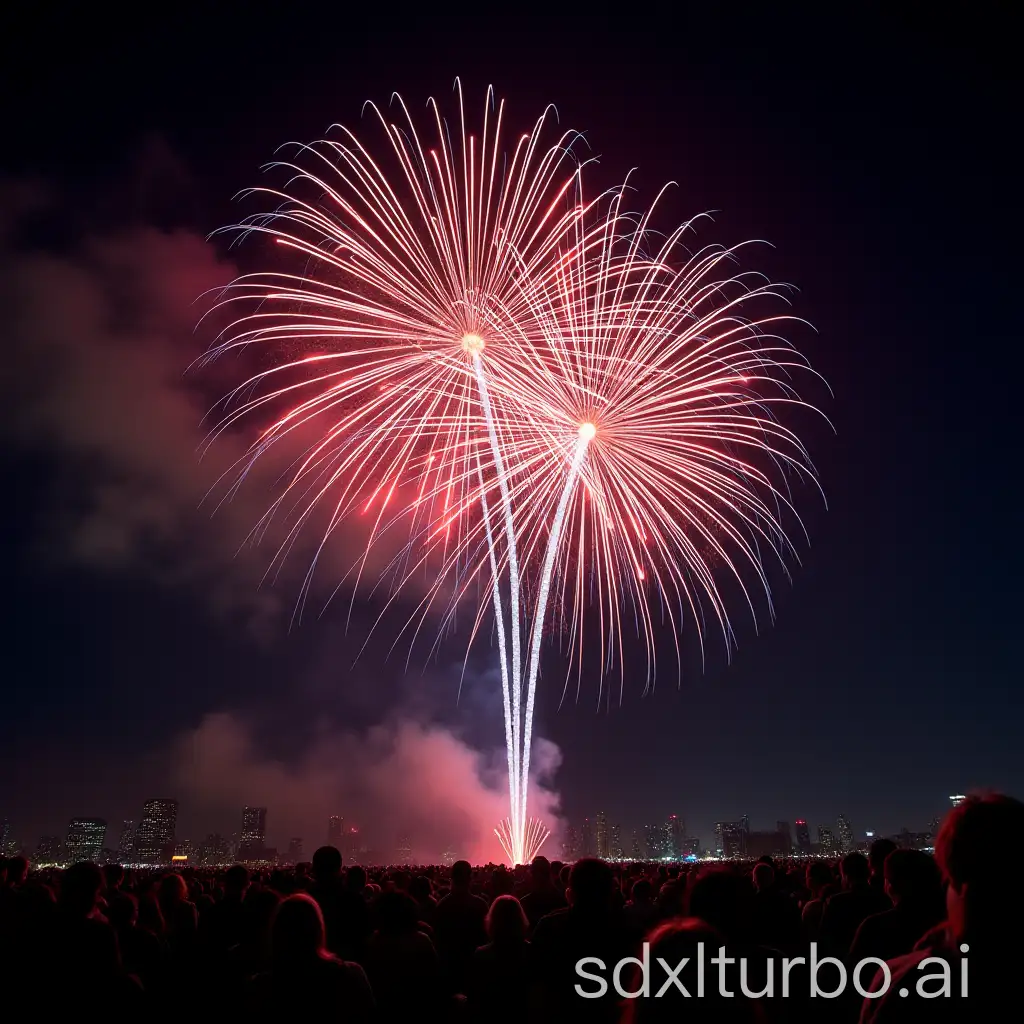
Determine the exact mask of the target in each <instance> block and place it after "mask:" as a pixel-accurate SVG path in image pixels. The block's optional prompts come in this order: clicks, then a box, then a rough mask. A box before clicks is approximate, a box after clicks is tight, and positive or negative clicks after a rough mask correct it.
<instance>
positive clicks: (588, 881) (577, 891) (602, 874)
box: [569, 857, 615, 908]
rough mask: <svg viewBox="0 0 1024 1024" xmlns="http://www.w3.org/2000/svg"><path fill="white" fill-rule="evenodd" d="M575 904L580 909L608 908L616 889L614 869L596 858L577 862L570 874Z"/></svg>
mask: <svg viewBox="0 0 1024 1024" xmlns="http://www.w3.org/2000/svg"><path fill="white" fill-rule="evenodd" d="M569 888H570V889H571V890H572V896H573V904H574V905H575V906H578V907H584V908H589V907H599V906H602V907H606V906H607V905H608V903H609V901H610V899H611V895H612V890H613V889H614V888H615V876H614V875H613V874H612V869H611V868H610V867H609V866H608V865H607V864H606V863H605V862H604V861H603V860H598V859H597V858H596V857H584V858H583V860H578V861H576V863H575V864H573V866H572V870H571V871H570V872H569Z"/></svg>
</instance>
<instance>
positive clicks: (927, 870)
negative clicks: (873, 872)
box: [885, 850, 942, 900]
mask: <svg viewBox="0 0 1024 1024" xmlns="http://www.w3.org/2000/svg"><path fill="white" fill-rule="evenodd" d="M885 880H886V881H887V882H888V883H889V888H890V890H891V891H892V894H893V895H894V896H898V897H899V898H900V899H920V900H925V899H933V898H935V897H936V896H937V895H938V894H940V893H941V891H942V876H941V874H940V873H939V866H938V865H937V864H936V863H935V860H934V859H933V858H932V857H929V856H928V854H927V853H922V852H921V851H920V850H893V851H892V853H890V854H889V856H888V857H886V858H885Z"/></svg>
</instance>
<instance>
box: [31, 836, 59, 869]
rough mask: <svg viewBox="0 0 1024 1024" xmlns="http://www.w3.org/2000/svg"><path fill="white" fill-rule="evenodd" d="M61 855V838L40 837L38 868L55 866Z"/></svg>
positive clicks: (37, 848)
mask: <svg viewBox="0 0 1024 1024" xmlns="http://www.w3.org/2000/svg"><path fill="white" fill-rule="evenodd" d="M59 853H60V836H40V837H39V845H38V846H37V847H36V855H35V857H34V858H33V859H34V860H35V862H36V866H37V867H38V866H40V865H43V866H45V865H49V864H53V863H54V862H55V861H56V860H57V856H58V854H59Z"/></svg>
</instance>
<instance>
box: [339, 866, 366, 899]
mask: <svg viewBox="0 0 1024 1024" xmlns="http://www.w3.org/2000/svg"><path fill="white" fill-rule="evenodd" d="M367 880H368V878H367V874H366V869H365V868H363V867H361V866H360V865H359V864H353V865H352V867H350V868H349V869H348V871H346V872H345V885H346V886H347V887H348V888H349V889H351V890H352V891H353V892H358V893H361V892H362V891H363V890H364V889H365V888H366V883H367Z"/></svg>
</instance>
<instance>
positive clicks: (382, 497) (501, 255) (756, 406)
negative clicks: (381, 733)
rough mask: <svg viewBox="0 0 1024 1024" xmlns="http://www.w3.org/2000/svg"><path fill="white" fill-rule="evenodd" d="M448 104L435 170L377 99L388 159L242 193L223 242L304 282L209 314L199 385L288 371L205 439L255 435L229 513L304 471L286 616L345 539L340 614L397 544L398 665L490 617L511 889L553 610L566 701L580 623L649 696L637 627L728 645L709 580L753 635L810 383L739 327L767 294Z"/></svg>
mask: <svg viewBox="0 0 1024 1024" xmlns="http://www.w3.org/2000/svg"><path fill="white" fill-rule="evenodd" d="M457 95H458V110H459V120H458V122H457V125H456V128H455V130H454V131H453V130H452V129H451V128H450V126H449V125H448V124H447V122H445V121H444V119H443V118H442V116H441V113H440V110H439V108H438V106H437V105H436V104H435V103H433V101H431V103H430V105H429V109H430V112H431V121H432V126H433V129H434V130H435V131H436V139H435V144H434V146H433V148H428V147H427V146H426V145H425V144H424V142H423V141H422V139H421V136H420V134H419V133H418V132H417V129H416V126H415V124H414V122H413V119H412V118H411V117H410V116H409V113H408V110H407V109H406V107H405V105H404V103H403V102H402V101H401V100H400V99H397V98H396V103H397V106H398V107H399V109H400V111H401V114H402V117H401V118H400V120H399V121H398V123H393V122H391V121H389V120H388V119H387V118H386V117H385V116H384V114H383V112H382V111H381V110H380V109H378V108H377V107H374V106H370V108H369V109H370V110H371V111H372V113H373V117H374V120H375V121H376V122H379V125H380V127H381V128H382V129H383V133H384V135H385V136H386V140H387V145H386V146H385V147H384V148H383V155H382V156H381V158H380V159H379V160H378V159H376V158H374V157H373V156H372V155H371V150H370V149H369V148H367V147H365V146H364V145H363V143H362V142H361V141H360V140H359V139H358V138H357V136H356V135H355V134H353V133H351V132H349V131H347V130H345V129H340V128H339V129H338V135H337V137H336V138H334V139H332V140H324V141H321V142H319V143H315V144H312V145H306V146H297V147H295V150H294V156H293V158H292V159H291V160H281V161H278V162H276V163H275V164H273V165H272V167H274V168H277V169H280V170H283V171H284V172H285V173H286V174H287V175H288V180H287V182H286V184H285V185H284V186H283V187H282V188H281V189H273V188H265V189H259V190H254V191H255V194H258V195H261V196H262V197H264V198H265V199H269V200H270V201H272V203H273V204H275V208H274V210H273V212H271V213H268V214H263V215H260V216H256V217H253V218H250V219H249V220H247V221H245V222H244V223H243V224H242V225H241V227H240V229H239V230H240V231H241V232H242V234H243V235H249V234H253V233H255V234H257V235H261V236H264V237H268V238H270V239H272V241H273V242H274V243H275V244H276V245H277V246H279V247H281V249H282V250H284V251H285V252H290V253H292V254H294V255H297V256H298V257H299V258H300V259H301V260H302V262H303V267H302V270H301V272H299V273H283V272H269V273H257V274H250V275H245V276H243V277H241V278H239V279H238V280H237V281H236V282H235V283H234V284H233V285H232V286H231V287H230V288H229V289H228V291H227V292H226V294H225V296H224V297H223V301H222V303H221V308H222V309H224V308H226V309H228V310H233V309H235V308H238V309H239V313H238V314H237V315H236V316H234V317H232V318H231V323H230V326H229V327H228V328H227V329H226V330H225V332H224V333H223V334H222V335H221V336H220V337H219V338H218V340H217V342H216V344H215V345H214V346H213V348H212V349H211V351H210V352H209V354H208V357H207V358H209V359H213V358H217V357H220V356H223V355H225V354H226V353H228V352H237V351H240V350H245V349H248V348H249V347H250V346H254V345H257V346H260V347H262V348H265V349H268V350H269V351H271V352H273V353H275V354H278V355H279V354H280V353H285V358H282V359H280V361H279V362H277V363H276V364H274V365H272V366H271V367H270V368H269V369H263V370H261V371H260V372H258V373H256V374H255V375H253V376H251V377H250V378H249V379H247V380H246V381H245V383H244V384H242V385H241V386H240V387H238V388H237V389H235V390H234V391H233V392H232V394H231V395H230V396H229V398H228V401H227V404H226V407H225V408H226V412H225V414H224V416H223V419H222V421H221V423H220V425H219V427H218V428H217V430H216V431H215V434H214V436H216V434H217V433H219V432H221V431H223V430H227V429H230V428H232V427H233V426H234V425H235V424H236V423H237V422H238V421H239V420H240V419H241V418H242V417H244V416H249V415H252V414H259V415H261V416H263V417H265V420H266V421H267V422H268V423H269V425H268V426H266V427H265V428H264V429H263V430H262V432H261V433H260V435H259V437H258V439H257V440H256V442H255V443H254V444H253V446H252V448H251V450H250V451H249V453H248V455H247V456H246V458H245V459H244V460H243V461H242V462H241V463H240V464H239V465H237V466H236V467H235V470H234V471H235V477H234V481H233V486H237V484H239V483H240V482H241V481H242V480H243V479H244V478H245V476H246V475H247V474H248V472H249V470H250V469H251V468H252V466H253V464H254V463H255V462H256V461H257V460H258V459H260V458H263V457H265V456H266V454H267V452H268V451H270V450H271V449H272V448H273V447H274V446H276V445H279V444H280V443H281V442H283V441H286V440H292V441H296V440H297V441H299V442H300V443H301V445H302V446H303V453H302V455H301V456H300V457H299V458H298V459H297V461H296V462H295V464H294V466H293V468H292V471H291V473H290V475H289V476H288V478H287V480H286V482H285V485H284V487H283V488H282V492H281V493H280V494H279V495H278V497H277V499H276V500H275V501H274V502H273V504H272V505H271V507H270V509H269V510H268V512H267V514H266V516H265V517H264V519H263V520H262V521H261V522H260V524H259V525H258V527H257V530H256V531H254V536H256V537H257V538H258V537H260V536H262V534H263V533H264V532H265V531H266V529H267V527H268V526H269V524H270V522H271V521H272V520H273V519H274V518H275V517H277V516H281V517H283V518H284V519H285V521H286V523H287V530H286V537H285V540H284V542H283V543H282V544H281V545H280V547H279V548H278V550H277V552H276V554H275V556H274V558H273V559H272V561H271V571H274V570H275V568H276V567H279V565H280V563H281V561H282V560H283V559H284V558H285V556H286V555H287V554H288V552H289V551H290V550H291V548H292V546H293V545H294V543H295V541H296V538H297V536H298V534H299V532H300V531H301V530H303V528H308V527H312V525H313V524H316V525H317V527H318V529H319V531H320V537H321V539H320V542H319V547H318V550H317V553H316V555H315V556H314V558H313V559H312V564H311V566H310V569H309V572H308V573H307V575H306V579H305V582H304V585H303V588H302V592H301V595H300V602H299V608H301V606H302V604H303V603H304V601H305V599H306V596H307V594H308V590H309V587H310V585H311V582H312V579H313V573H314V571H315V569H316V566H317V562H318V560H319V559H320V557H321V555H322V553H323V552H324V550H325V547H326V545H327V543H328V541H329V540H330V538H331V536H332V535H333V534H334V533H335V532H336V530H337V529H338V527H339V525H340V524H341V523H342V522H343V521H345V519H346V518H348V517H350V516H354V515H362V516H366V517H368V541H367V544H366V548H365V550H364V552H363V553H362V554H361V556H360V559H359V560H358V561H357V563H356V564H355V565H354V566H353V570H352V573H351V574H350V576H349V577H348V581H349V582H350V583H351V585H352V589H353V593H354V592H355V591H356V589H357V588H358V587H359V586H360V584H361V583H362V582H363V579H364V576H365V575H366V573H367V564H368V563H367V559H368V555H369V552H370V550H371V549H372V548H373V547H374V545H376V544H380V543H381V541H382V539H383V538H384V537H385V536H387V535H389V534H391V535H397V534H398V533H399V531H401V536H402V537H403V538H404V539H403V540H402V542H401V544H400V545H399V553H398V554H397V555H395V556H394V557H393V558H391V559H390V561H389V563H388V570H389V573H390V582H391V585H392V587H393V596H392V598H391V599H392V600H394V597H395V596H396V595H398V594H400V593H402V592H403V590H404V588H405V587H406V585H407V584H408V583H409V581H410V580H411V579H412V578H413V576H414V575H415V574H419V575H423V574H427V575H428V577H429V579H430V583H429V584H428V587H427V593H426V596H425V597H424V598H423V599H422V600H421V602H420V604H419V606H418V608H417V610H416V613H415V614H414V615H413V617H412V618H411V619H410V626H412V627H413V635H414V637H415V635H416V634H417V633H418V631H419V630H420V628H421V627H422V625H423V623H424V621H425V620H426V617H427V616H428V615H430V614H434V615H435V616H436V615H438V614H439V616H440V619H441V621H442V623H444V625H445V626H447V625H449V624H450V623H451V622H452V617H453V614H454V609H455V608H456V607H457V606H459V604H460V603H462V602H463V601H464V600H472V601H475V604H476V610H475V618H474V625H473V629H472V631H471V637H470V643H471V644H472V642H473V640H474V639H475V638H476V636H477V635H478V633H479V631H480V629H481V626H482V623H483V622H485V621H486V613H487V610H488V608H493V611H494V623H495V633H496V639H497V647H498V656H499V659H500V667H501V679H502V696H503V707H504V715H505V738H506V751H507V768H508V775H509V806H510V812H511V813H510V815H509V818H508V819H507V821H505V822H503V823H502V824H500V825H499V827H498V829H497V830H496V834H497V836H498V838H499V840H500V841H501V843H502V845H503V848H504V849H505V851H506V853H507V854H508V856H509V859H510V860H511V861H512V862H513V863H519V862H522V861H524V860H526V859H529V857H532V855H533V854H534V853H535V852H536V850H538V849H539V848H540V846H541V845H542V844H543V842H544V840H545V839H546V838H547V834H548V833H547V829H546V828H545V826H543V825H542V824H541V823H540V822H537V821H535V820H533V819H529V818H528V817H527V797H528V783H529V772H530V751H531V746H532V736H533V717H534V709H535V695H536V689H537V683H538V678H539V672H540V657H541V649H542V644H543V639H544V632H545V627H546V624H547V622H548V607H549V604H551V603H552V602H553V603H554V605H555V608H556V611H557V613H558V619H559V622H560V624H561V628H562V631H563V632H567V633H568V635H569V637H570V644H571V647H572V652H573V653H572V656H571V658H570V676H571V672H572V667H573V665H575V666H576V667H577V671H578V672H581V671H582V661H583V659H582V653H583V648H584V640H583V638H584V628H583V624H584V619H585V611H586V606H587V605H588V604H591V603H593V604H595V605H596V606H597V610H596V616H595V620H596V623H597V629H598V631H599V633H600V638H601V645H602V648H603V649H604V651H605V654H604V658H603V661H604V666H605V670H610V669H611V668H612V667H613V666H614V665H615V664H616V662H618V666H619V669H620V674H621V670H622V668H623V655H624V650H625V632H626V627H625V623H626V621H627V617H629V618H632V619H633V621H634V622H635V625H636V632H637V633H638V634H639V636H640V638H641V642H642V643H643V645H644V646H645V648H646V650H647V654H648V658H647V664H648V671H647V677H648V682H649V683H652V682H653V679H654V650H655V637H656V633H657V630H656V621H655V613H654V611H653V609H654V607H656V606H657V605H660V607H661V608H662V609H664V612H663V614H665V615H666V617H667V619H668V625H669V626H670V628H672V630H673V632H674V634H675V636H676V638H677V639H676V644H677V652H678V649H679V648H678V643H679V642H678V634H679V629H680V627H681V626H682V624H683V621H684V619H689V620H690V621H693V622H695V623H696V625H697V628H698V630H699V633H700V637H701V644H702V646H703V643H704V625H703V622H704V617H703V616H704V609H705V607H709V608H710V610H711V613H712V617H713V618H714V619H715V620H716V621H717V623H718V625H719V626H720V628H721V630H722V633H723V635H724V636H725V638H726V642H727V646H728V645H731V642H732V627H731V624H730V621H729V616H728V612H727V609H726V603H725V600H724V598H723V596H722V594H721V592H720V591H719V588H718V584H717V582H716V576H715V573H714V572H713V570H714V569H720V568H721V567H723V566H724V567H725V569H726V571H727V573H728V574H729V575H731V576H732V577H733V578H735V579H736V580H737V581H738V582H739V585H740V586H741V587H742V588H743V593H744V595H746V599H747V603H748V604H749V605H750V607H751V610H752V611H753V610H754V606H755V605H754V599H753V595H752V593H751V591H750V590H748V588H747V586H746V584H745V583H744V579H745V570H744V567H746V571H749V569H750V568H751V567H752V568H753V573H754V576H755V578H756V579H757V581H758V584H759V587H760V589H762V590H763V591H764V593H765V594H768V577H767V574H766V570H765V568H764V565H763V558H762V552H763V550H765V549H767V550H770V551H772V552H774V553H776V554H778V555H779V557H780V559H782V560H783V564H785V559H786V557H788V556H789V555H793V554H795V551H794V546H793V544H792V543H791V542H790V540H789V539H788V537H787V535H786V532H785V529H784V526H783V519H784V517H785V516H787V515H788V514H789V513H790V512H791V506H790V502H789V498H788V490H787V487H788V481H789V478H790V476H791V475H792V474H791V472H790V471H795V472H796V473H797V474H798V475H802V476H804V477H807V478H809V479H811V480H814V479H815V478H814V474H813V469H812V468H811V466H810V463H809V461H808V459H807V457H806V452H805V451H804V449H803V447H802V445H801V444H800V442H799V440H798V438H797V436H796V434H795V433H794V432H792V431H791V430H790V429H788V428H787V427H785V426H784V425H782V424H781V422H780V420H779V416H777V415H776V411H780V410H781V409H782V408H783V407H787V406H789V407H792V406H796V405H800V404H802V403H801V402H800V399H799V398H798V397H797V393H796V391H795V390H794V387H793V385H792V383H791V379H792V375H793V373H794V372H795V371H796V370H798V369H805V368H806V364H805V363H804V362H803V361H802V360H801V359H800V358H799V357H798V356H797V355H796V353H795V352H794V350H793V349H791V348H790V347H789V346H788V345H787V344H786V343H785V342H783V341H782V340H781V339H780V338H779V337H778V334H777V332H778V329H779V325H780V324H781V323H782V321H783V320H785V319H786V317H785V316H783V317H777V316H763V315H758V316H748V314H747V311H748V310H749V309H750V308H751V307H753V306H755V305H759V304H760V302H761V301H762V300H764V299H766V298H769V297H771V296H776V295H778V294H779V293H778V290H776V289H773V288H771V287H770V286H768V285H767V284H765V283H764V282H761V281H757V280H753V279H748V278H747V277H746V276H745V275H743V274H740V273H735V272H734V273H723V270H726V269H731V263H732V261H733V260H734V259H735V256H736V252H737V250H735V249H717V248H715V249H702V250H700V251H698V252H697V253H696V254H695V255H690V254H687V253H685V252H684V251H683V250H682V247H681V241H682V238H683V235H684V233H685V231H686V229H687V228H688V227H689V225H684V226H683V227H681V228H680V229H679V230H677V231H676V232H674V233H673V234H671V235H669V236H668V237H667V238H665V239H664V240H663V241H661V242H660V243H658V244H654V245H652V240H653V239H654V238H655V236H654V235H653V233H652V232H651V231H650V229H649V225H650V218H651V211H648V213H646V214H644V215H642V216H641V215H633V214H630V213H628V212H627V211H626V209H625V207H624V198H625V196H626V195H627V189H626V188H625V187H623V188H622V189H619V190H616V191H615V192H614V193H612V194H610V196H599V197H598V198H597V199H596V200H594V201H591V202H585V201H584V199H583V196H584V192H583V184H582V170H583V165H581V164H580V162H579V161H577V160H576V159H575V157H574V156H573V153H572V147H573V144H574V143H575V141H576V139H577V136H576V135H575V134H574V133H571V132H567V133H562V134H561V135H560V136H558V137H556V138H555V139H554V140H553V142H552V143H551V144H547V143H545V142H544V141H543V137H544V136H545V135H546V134H547V133H548V122H549V121H550V112H548V113H546V114H545V115H544V116H543V117H541V118H540V119H539V120H538V121H537V122H536V124H535V125H534V127H533V130H532V131H531V132H530V133H528V134H525V135H522V136H520V137H519V138H518V140H517V142H516V145H515V146H514V148H513V150H512V152H511V155H509V156H507V157H506V155H505V151H504V150H503V149H502V148H501V138H502V126H503V120H504V108H503V106H502V105H501V104H495V102H494V97H493V94H491V93H490V92H489V93H488V100H487V104H486V106H485V111H484V118H483V123H482V129H481V131H480V133H479V135H474V134H472V133H471V132H468V131H467V128H466V116H465V109H464V105H463V100H462V93H461V90H459V91H458V93H457ZM652 210H653V208H652ZM506 587H507V591H506V590H505V588H506ZM770 607H771V606H770V597H769V608H770ZM442 632H443V628H442ZM568 678H569V676H567V679H568Z"/></svg>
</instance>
